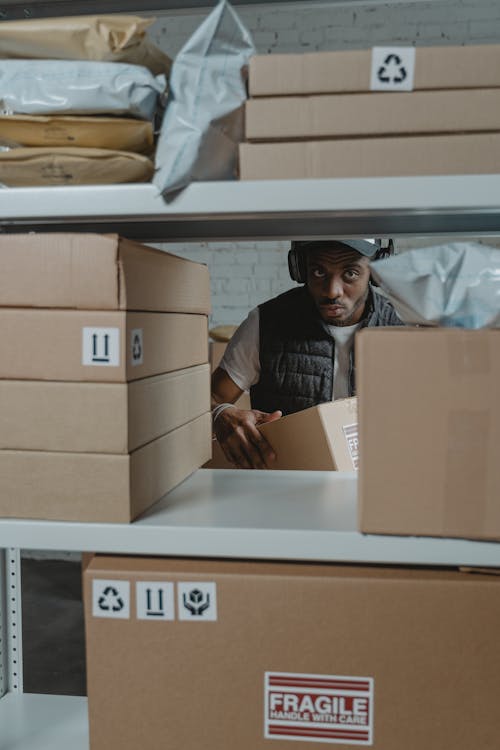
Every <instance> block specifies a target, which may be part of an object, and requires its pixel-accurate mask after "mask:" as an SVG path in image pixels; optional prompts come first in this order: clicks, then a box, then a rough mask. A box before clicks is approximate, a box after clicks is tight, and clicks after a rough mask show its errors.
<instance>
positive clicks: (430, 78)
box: [249, 44, 500, 96]
mask: <svg viewBox="0 0 500 750" xmlns="http://www.w3.org/2000/svg"><path fill="white" fill-rule="evenodd" d="M387 52H388V53H389V52H390V48H387ZM395 52H399V50H395ZM378 64H379V63H378V62H377V61H375V65H376V66H377V67H378ZM371 70H372V50H371V49H364V50H338V51H335V52H311V53H306V54H281V55H256V56H255V57H252V58H251V59H250V70H249V89H250V96H275V95H280V94H282V95H293V94H329V93H333V92H336V91H338V92H348V91H370V88H371V86H370V81H371ZM499 86H500V45H497V44H481V45H471V46H467V47H417V49H416V50H415V62H414V82H413V88H414V89H453V88H459V89H469V88H486V87H491V88H493V87H495V88H496V87H499Z"/></svg>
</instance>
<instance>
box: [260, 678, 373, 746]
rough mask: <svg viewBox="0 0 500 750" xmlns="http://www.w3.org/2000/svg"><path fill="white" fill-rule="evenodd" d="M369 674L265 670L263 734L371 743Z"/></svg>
mask: <svg viewBox="0 0 500 750" xmlns="http://www.w3.org/2000/svg"><path fill="white" fill-rule="evenodd" d="M373 695H374V680H373V678H372V677H346V676H338V675H315V674H295V673H291V672H266V673H265V683H264V736H265V737H266V739H275V740H302V741H303V742H333V743H337V744H343V745H373V708H374V706H373V700H374V699H373Z"/></svg>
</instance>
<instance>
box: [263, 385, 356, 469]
mask: <svg viewBox="0 0 500 750" xmlns="http://www.w3.org/2000/svg"><path fill="white" fill-rule="evenodd" d="M349 427H350V428H351V430H348V432H347V434H346V433H345V432H344V429H345V428H349ZM259 430H260V432H261V433H262V434H263V435H264V436H265V437H266V439H267V440H268V441H269V443H270V444H271V446H272V447H273V449H274V451H275V453H276V461H275V462H274V464H273V469H301V470H304V471H308V470H309V471H323V470H324V471H354V469H355V467H356V462H357V415H356V399H355V398H346V399H339V400H337V401H332V402H329V403H325V404H320V405H319V406H313V407H312V408H310V409H304V410H303V411H299V412H296V413H295V414H289V415H288V416H286V417H282V418H281V419H278V420H277V421H276V422H269V423H268V424H265V425H262V426H261V427H259ZM348 436H349V437H348ZM353 441H354V442H353ZM349 446H351V447H352V452H351V450H350V447H349Z"/></svg>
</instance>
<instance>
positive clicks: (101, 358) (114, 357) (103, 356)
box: [82, 327, 120, 367]
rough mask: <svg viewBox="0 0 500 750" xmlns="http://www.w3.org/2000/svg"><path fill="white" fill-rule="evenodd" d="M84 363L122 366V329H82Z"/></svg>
mask: <svg viewBox="0 0 500 750" xmlns="http://www.w3.org/2000/svg"><path fill="white" fill-rule="evenodd" d="M82 364H83V365H93V366H94V367H119V366H120V329H119V328H89V327H84V328H83V329H82Z"/></svg>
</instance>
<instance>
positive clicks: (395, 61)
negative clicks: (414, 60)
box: [377, 52, 407, 83]
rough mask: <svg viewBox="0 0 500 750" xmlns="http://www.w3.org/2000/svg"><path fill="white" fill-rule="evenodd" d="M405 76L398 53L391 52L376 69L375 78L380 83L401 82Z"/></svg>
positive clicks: (404, 69)
mask: <svg viewBox="0 0 500 750" xmlns="http://www.w3.org/2000/svg"><path fill="white" fill-rule="evenodd" d="M406 76H407V73H406V68H405V67H404V65H403V61H402V60H401V58H400V56H399V55H396V54H394V53H393V52H391V53H390V54H389V55H387V57H386V58H385V59H384V62H383V64H382V65H381V66H380V68H379V69H378V71H377V78H378V80H379V81H381V82H382V83H403V81H404V80H405V78H406Z"/></svg>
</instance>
